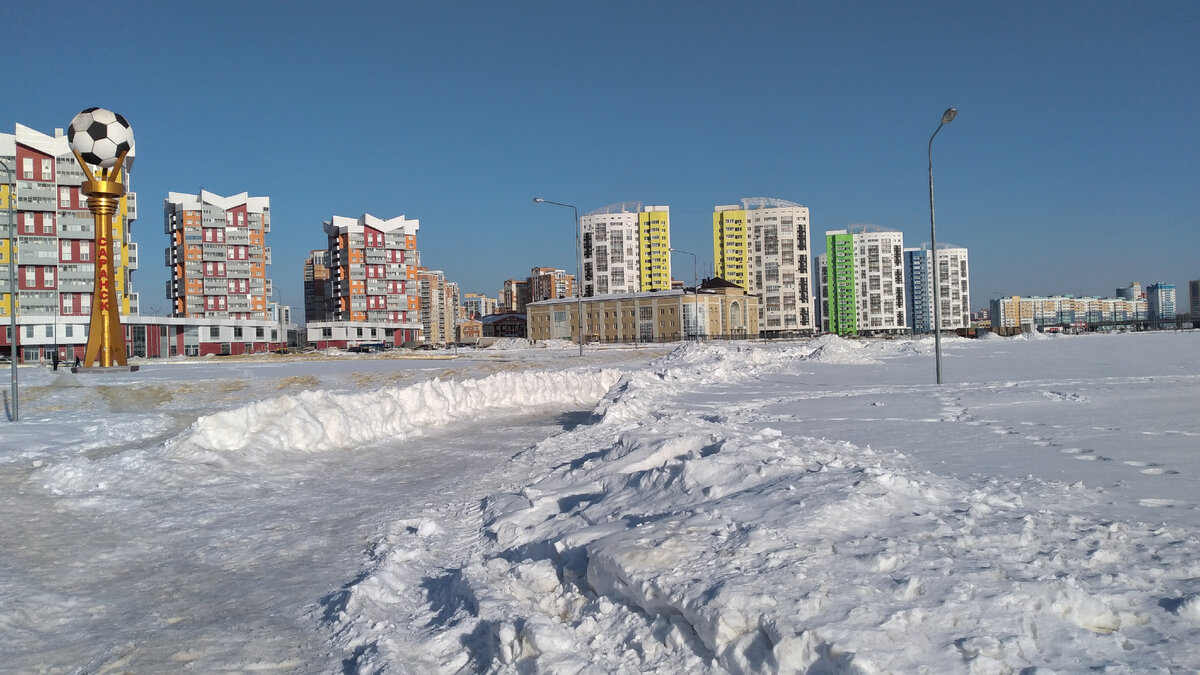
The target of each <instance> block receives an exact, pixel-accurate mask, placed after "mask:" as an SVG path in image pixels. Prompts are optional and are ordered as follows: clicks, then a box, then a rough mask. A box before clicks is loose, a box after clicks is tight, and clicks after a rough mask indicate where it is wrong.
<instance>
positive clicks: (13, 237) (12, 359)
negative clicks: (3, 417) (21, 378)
mask: <svg viewBox="0 0 1200 675" xmlns="http://www.w3.org/2000/svg"><path fill="white" fill-rule="evenodd" d="M0 164H3V165H4V171H5V173H7V174H8V179H7V180H6V181H5V183H4V184H5V185H7V186H9V188H8V197H7V199H6V200H5V201H6V202H7V205H8V209H7V210H8V324H9V330H10V331H11V332H12V334H11V335H9V337H8V361H9V368H10V369H11V370H12V421H13V422H16V421H17V229H16V225H15V224H14V221H13V200H14V199H16V194H15V192H16V191H15V190H14V188H15V187H16V182H15V181H14V180H13V170H12V167H11V166H9V165H8V162H6V161H4V160H2V159H0Z"/></svg>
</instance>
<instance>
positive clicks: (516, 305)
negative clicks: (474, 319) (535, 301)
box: [498, 278, 530, 314]
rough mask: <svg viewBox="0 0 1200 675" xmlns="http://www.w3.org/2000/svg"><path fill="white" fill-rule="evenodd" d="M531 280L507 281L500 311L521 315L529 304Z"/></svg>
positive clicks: (501, 296) (501, 293)
mask: <svg viewBox="0 0 1200 675" xmlns="http://www.w3.org/2000/svg"><path fill="white" fill-rule="evenodd" d="M529 297H530V295H529V279H528V278H526V279H505V280H504V288H502V289H500V307H499V310H498V311H501V312H513V313H516V314H521V313H523V312H524V311H525V305H527V304H528V303H529Z"/></svg>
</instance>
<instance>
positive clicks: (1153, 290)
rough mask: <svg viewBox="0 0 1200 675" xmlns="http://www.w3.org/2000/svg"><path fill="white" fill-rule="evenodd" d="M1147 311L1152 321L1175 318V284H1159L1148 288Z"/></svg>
mask: <svg viewBox="0 0 1200 675" xmlns="http://www.w3.org/2000/svg"><path fill="white" fill-rule="evenodd" d="M1146 309H1147V310H1148V311H1149V312H1150V318H1151V319H1159V320H1166V319H1174V318H1175V284H1165V283H1163V282H1161V281H1160V282H1158V283H1155V284H1150V285H1149V286H1147V287H1146Z"/></svg>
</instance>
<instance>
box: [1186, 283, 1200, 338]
mask: <svg viewBox="0 0 1200 675" xmlns="http://www.w3.org/2000/svg"><path fill="white" fill-rule="evenodd" d="M1188 310H1189V312H1190V316H1191V317H1192V327H1194V328H1200V279H1193V280H1191V281H1189V282H1188Z"/></svg>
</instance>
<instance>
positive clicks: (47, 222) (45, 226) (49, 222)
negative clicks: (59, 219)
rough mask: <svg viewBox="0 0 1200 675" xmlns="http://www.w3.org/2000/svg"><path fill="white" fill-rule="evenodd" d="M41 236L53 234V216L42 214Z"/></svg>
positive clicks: (51, 214)
mask: <svg viewBox="0 0 1200 675" xmlns="http://www.w3.org/2000/svg"><path fill="white" fill-rule="evenodd" d="M42 234H54V214H53V213H43V214H42Z"/></svg>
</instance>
